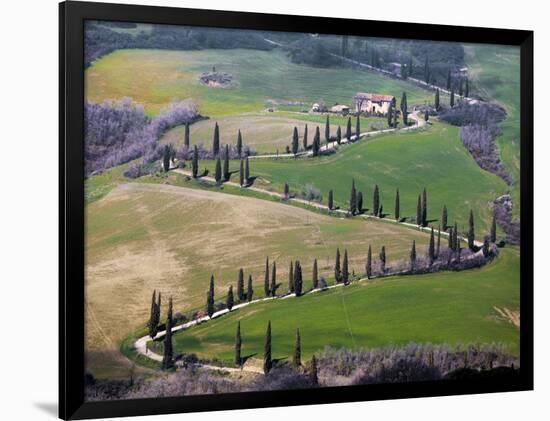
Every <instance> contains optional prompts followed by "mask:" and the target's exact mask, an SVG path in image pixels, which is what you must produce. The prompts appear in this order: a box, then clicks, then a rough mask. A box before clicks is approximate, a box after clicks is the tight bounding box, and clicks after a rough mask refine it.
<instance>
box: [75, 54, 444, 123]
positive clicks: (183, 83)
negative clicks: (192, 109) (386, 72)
mask: <svg viewBox="0 0 550 421" xmlns="http://www.w3.org/2000/svg"><path fill="white" fill-rule="evenodd" d="M213 66H216V69H217V70H219V71H223V72H227V73H230V74H232V75H233V76H234V77H235V80H236V81H237V83H238V86H237V87H234V88H227V89H223V88H222V89H220V88H210V87H206V86H203V85H201V84H200V83H199V80H198V77H199V75H200V73H202V72H204V71H209V70H211V69H212V67H213ZM359 91H369V92H380V93H384V94H393V95H395V96H396V97H398V98H399V99H400V98H401V95H402V93H403V92H404V91H406V92H407V96H408V102H409V105H412V104H415V103H424V102H426V101H430V102H431V101H433V94H432V93H430V92H427V91H425V90H422V89H420V88H417V87H415V86H412V85H410V84H408V83H406V82H402V81H399V80H395V79H390V78H387V77H383V76H380V75H378V74H376V73H370V72H363V71H358V70H353V69H341V68H329V69H325V68H314V67H309V66H303V65H297V64H293V63H291V62H290V61H289V60H288V59H287V57H286V56H285V55H284V53H282V52H280V51H278V50H275V51H257V50H203V51H167V50H118V51H115V52H113V53H111V54H108V55H107V56H105V57H103V58H101V59H100V60H98V61H97V62H95V63H94V64H93V65H92V66H91V67H89V68H88V69H86V97H87V99H88V100H89V101H92V102H99V101H103V100H105V99H118V98H122V97H125V96H127V97H132V98H133V99H134V100H135V101H137V102H139V103H141V104H143V105H144V106H145V109H146V111H147V112H148V113H149V114H156V113H158V112H159V110H160V109H161V108H162V107H163V106H165V105H167V104H169V103H170V102H171V101H173V100H183V99H193V100H194V101H196V102H197V104H198V105H199V107H200V112H201V113H202V114H203V115H207V116H210V117H216V118H219V117H221V116H229V115H235V114H242V113H246V112H258V111H260V110H262V109H264V108H266V107H268V106H271V105H270V104H271V103H270V102H268V101H269V100H275V101H277V102H283V103H285V102H288V101H293V102H294V101H298V102H303V103H304V104H305V107H306V108H309V107H310V106H311V104H312V103H313V102H319V101H324V102H325V103H326V104H327V105H332V104H334V103H341V104H349V103H350V102H351V99H352V97H353V95H354V94H355V93H356V92H359Z"/></svg>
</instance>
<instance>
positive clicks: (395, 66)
mask: <svg viewBox="0 0 550 421" xmlns="http://www.w3.org/2000/svg"><path fill="white" fill-rule="evenodd" d="M389 66H390V69H389V70H390V72H392V73H393V74H394V75H395V76H401V67H402V64H401V63H390V64H389Z"/></svg>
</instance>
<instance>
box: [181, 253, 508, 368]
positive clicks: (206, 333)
mask: <svg viewBox="0 0 550 421" xmlns="http://www.w3.org/2000/svg"><path fill="white" fill-rule="evenodd" d="M495 306H496V307H498V308H499V309H509V310H513V311H518V310H519V253H518V251H517V250H513V249H507V250H503V251H502V253H501V256H500V257H499V258H498V259H497V260H496V261H495V262H494V263H492V264H490V265H489V266H486V267H484V268H482V269H476V270H470V271H467V272H461V273H453V272H446V273H439V274H432V275H423V276H414V277H398V278H387V279H383V280H379V281H374V282H368V283H361V284H355V285H351V286H349V287H345V288H336V289H333V290H330V291H326V292H321V293H316V294H311V295H309V296H308V295H306V296H304V297H300V298H298V299H288V300H280V301H277V302H266V303H261V304H255V305H252V306H249V307H244V308H242V309H238V310H235V311H234V312H232V313H231V314H229V315H225V316H223V317H220V318H219V319H216V320H214V321H211V322H208V323H204V324H202V325H200V326H197V327H193V328H191V329H190V330H188V331H186V332H180V333H177V334H176V335H175V336H174V342H175V348H176V350H177V351H179V352H187V353H196V354H198V355H199V356H201V357H207V358H219V359H223V360H226V361H228V362H231V361H232V359H233V358H234V353H233V352H234V351H233V346H234V338H235V329H236V325H237V321H238V320H240V321H241V333H242V338H243V348H242V352H243V355H244V356H247V355H256V357H257V358H262V355H263V343H264V337H265V329H266V325H267V321H268V320H271V323H272V335H273V339H272V346H273V357H274V358H290V357H291V355H292V350H293V346H294V334H295V330H296V328H300V333H301V338H302V356H303V358H304V359H306V360H307V359H309V358H310V357H311V354H312V353H313V352H315V351H317V350H320V349H322V348H324V347H325V346H327V345H330V346H333V347H350V348H359V347H379V346H385V345H390V344H405V343H407V342H410V341H416V342H431V343H448V344H466V343H496V342H500V343H503V344H505V345H507V346H509V349H510V351H511V352H513V353H518V352H519V329H518V328H516V327H515V326H514V325H512V323H510V321H509V320H506V319H504V318H502V317H500V316H499V314H498V312H497V311H496V310H495V308H494V307H495Z"/></svg>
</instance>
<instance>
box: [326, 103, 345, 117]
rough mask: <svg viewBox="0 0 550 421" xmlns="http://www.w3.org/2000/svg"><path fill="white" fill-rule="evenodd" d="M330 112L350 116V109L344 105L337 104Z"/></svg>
mask: <svg viewBox="0 0 550 421" xmlns="http://www.w3.org/2000/svg"><path fill="white" fill-rule="evenodd" d="M330 112H331V113H335V114H342V115H348V114H349V107H348V106H347V105H343V104H336V105H334V106H333V107H331V109H330Z"/></svg>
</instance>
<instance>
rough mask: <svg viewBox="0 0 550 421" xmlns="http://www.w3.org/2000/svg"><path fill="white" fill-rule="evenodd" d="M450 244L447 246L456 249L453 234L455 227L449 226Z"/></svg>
mask: <svg viewBox="0 0 550 421" xmlns="http://www.w3.org/2000/svg"><path fill="white" fill-rule="evenodd" d="M447 240H448V244H447V247H448V248H449V249H451V250H453V249H454V234H453V227H451V228H449V237H447Z"/></svg>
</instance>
